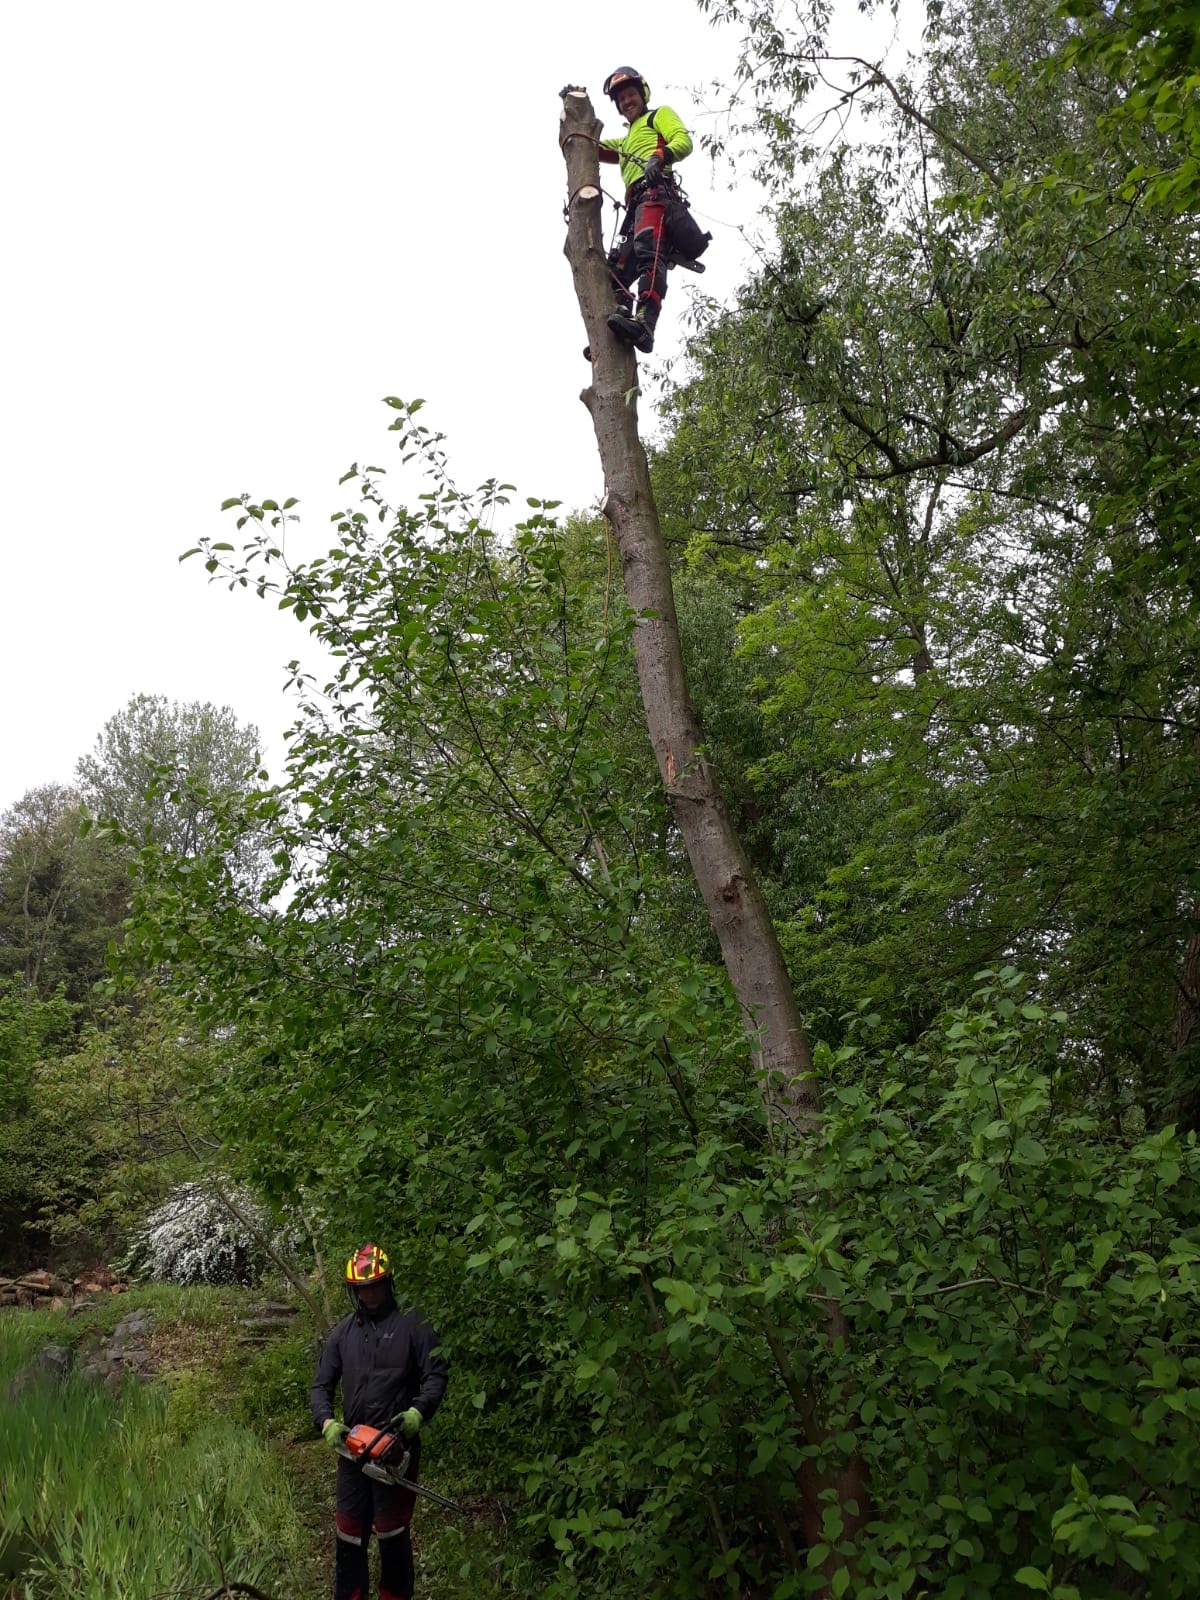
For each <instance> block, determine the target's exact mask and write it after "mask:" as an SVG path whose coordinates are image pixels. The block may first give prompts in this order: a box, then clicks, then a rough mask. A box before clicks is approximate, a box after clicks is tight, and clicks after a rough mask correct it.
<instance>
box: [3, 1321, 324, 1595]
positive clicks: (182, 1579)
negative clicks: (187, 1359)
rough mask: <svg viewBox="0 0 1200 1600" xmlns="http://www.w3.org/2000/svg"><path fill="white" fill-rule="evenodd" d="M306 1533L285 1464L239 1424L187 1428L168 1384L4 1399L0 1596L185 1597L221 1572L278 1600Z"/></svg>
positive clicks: (212, 1584)
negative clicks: (173, 1420) (176, 1430)
mask: <svg viewBox="0 0 1200 1600" xmlns="http://www.w3.org/2000/svg"><path fill="white" fill-rule="evenodd" d="M7 1331H8V1330H6V1332H7ZM43 1338H44V1334H43ZM22 1342H24V1341H22ZM8 1354H9V1355H10V1356H11V1351H9V1352H8ZM5 1364H6V1365H7V1364H8V1363H7V1362H6V1363H5ZM301 1543H302V1530H301V1528H300V1525H299V1519H298V1516H297V1513H296V1510H295V1507H294V1505H293V1502H292V1498H291V1493H290V1490H289V1488H288V1485H287V1482H286V1480H285V1477H284V1473H283V1468H282V1465H281V1463H280V1462H279V1460H278V1458H277V1457H276V1456H275V1455H274V1454H273V1453H272V1451H271V1449H270V1447H269V1446H268V1445H267V1444H265V1443H264V1442H262V1441H260V1440H259V1439H258V1438H257V1437H256V1435H255V1434H254V1433H253V1432H251V1431H250V1430H249V1429H247V1428H245V1427H242V1426H239V1425H238V1424H237V1423H235V1422H231V1421H228V1420H224V1419H222V1418H219V1417H213V1418H210V1419H209V1420H207V1421H205V1422H204V1423H203V1424H202V1425H201V1426H199V1427H197V1428H194V1429H193V1430H192V1431H190V1432H189V1434H188V1436H187V1437H186V1438H184V1439H180V1438H178V1437H175V1436H173V1435H172V1433H171V1432H170V1431H169V1430H168V1428H167V1400H166V1394H165V1392H164V1391H163V1390H161V1389H159V1388H142V1387H138V1386H130V1387H129V1388H127V1389H126V1390H125V1391H124V1392H123V1393H122V1394H121V1395H120V1396H114V1395H112V1394H110V1393H109V1392H107V1391H105V1390H102V1389H98V1388H97V1387H96V1386H95V1385H92V1384H88V1383H85V1382H82V1381H76V1380H72V1381H71V1382H68V1383H67V1384H65V1385H63V1386H61V1387H58V1388H54V1387H51V1386H49V1385H37V1386H35V1387H33V1388H31V1389H29V1390H27V1391H25V1392H24V1393H23V1394H22V1395H21V1396H20V1397H19V1399H17V1400H16V1401H13V1402H10V1401H2V1402H0V1595H4V1594H5V1593H6V1591H5V1588H4V1584H5V1582H6V1581H7V1582H8V1583H10V1584H13V1583H14V1580H17V1581H18V1582H19V1586H14V1587H12V1588H10V1589H8V1590H7V1593H8V1594H9V1595H12V1596H17V1595H19V1596H21V1597H22V1600H66V1597H67V1596H68V1595H70V1596H72V1597H76V1600H78V1597H82V1600H151V1597H152V1596H162V1595H163V1594H166V1593H169V1594H171V1595H173V1596H177V1597H180V1600H182V1597H184V1596H187V1595H189V1594H195V1595H203V1594H207V1593H211V1591H212V1590H213V1589H214V1588H216V1587H217V1586H218V1584H219V1583H220V1582H221V1581H222V1578H223V1577H227V1578H229V1579H236V1580H240V1581H241V1582H244V1583H252V1584H254V1585H256V1586H257V1587H259V1588H262V1589H265V1590H266V1591H267V1592H268V1593H271V1594H275V1595H278V1596H280V1597H281V1600H282V1597H283V1596H284V1595H285V1594H286V1593H287V1592H288V1591H289V1590H290V1589H291V1588H292V1584H291V1583H290V1582H289V1574H290V1573H292V1572H293V1571H294V1570H295V1568H296V1565H297V1563H298V1561H299V1558H300V1553H301Z"/></svg>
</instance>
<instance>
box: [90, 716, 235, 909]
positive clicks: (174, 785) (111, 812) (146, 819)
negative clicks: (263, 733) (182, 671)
mask: <svg viewBox="0 0 1200 1600" xmlns="http://www.w3.org/2000/svg"><path fill="white" fill-rule="evenodd" d="M258 766H259V736H258V730H257V728H253V727H242V726H241V725H240V724H239V723H238V720H237V718H236V716H235V715H234V713H233V712H232V711H231V710H230V708H229V707H228V706H221V707H217V706H213V705H209V704H207V703H204V704H202V703H200V702H199V701H195V702H191V703H189V704H186V705H180V704H178V703H172V702H169V701H168V700H167V699H166V698H165V697H164V696H162V695H147V694H138V695H134V696H133V698H132V699H131V700H130V701H129V704H128V705H127V706H126V707H125V708H124V710H123V711H119V712H118V713H117V715H116V716H114V717H111V718H110V719H109V720H108V722H106V723H105V725H104V729H103V731H102V732H101V734H100V736H99V738H98V739H97V740H96V746H95V749H94V751H93V752H92V754H91V755H87V756H83V757H81V759H80V761H79V762H78V765H77V768H76V770H77V773H78V776H79V782H80V787H81V790H82V793H83V795H84V798H85V799H86V801H87V803H88V805H89V806H90V807H91V808H92V810H93V812H94V813H95V814H96V815H98V816H100V817H102V818H104V819H105V820H106V821H107V822H110V823H112V824H114V825H115V826H116V828H117V829H118V830H119V833H120V834H121V835H123V836H124V837H125V838H126V839H127V840H128V841H129V842H130V843H131V845H132V846H133V847H134V848H135V849H137V848H139V847H140V846H141V845H142V844H144V843H147V842H153V843H154V844H155V845H157V846H158V848H160V849H162V850H167V851H171V852H173V853H175V854H177V855H196V854H198V853H199V852H200V851H201V850H202V849H203V848H204V846H205V842H206V840H207V838H208V836H209V835H210V834H211V833H212V832H213V830H214V827H215V824H216V818H217V813H218V811H219V809H220V808H221V806H222V805H223V804H228V803H229V802H230V801H231V800H234V799H235V798H236V796H237V795H239V794H240V793H242V792H243V791H244V790H245V789H246V788H247V787H248V785H249V783H250V781H251V779H252V777H253V775H254V773H255V772H256V771H257V769H258ZM236 848H237V858H238V864H239V870H240V871H241V873H242V874H243V876H244V877H246V878H247V879H248V881H250V882H251V883H253V882H254V881H256V879H257V877H258V876H259V875H260V874H261V871H262V862H261V860H260V859H259V854H258V851H257V848H256V845H255V842H254V841H253V839H251V838H248V837H246V838H242V839H241V840H240V841H239V843H238V845H237V847H236Z"/></svg>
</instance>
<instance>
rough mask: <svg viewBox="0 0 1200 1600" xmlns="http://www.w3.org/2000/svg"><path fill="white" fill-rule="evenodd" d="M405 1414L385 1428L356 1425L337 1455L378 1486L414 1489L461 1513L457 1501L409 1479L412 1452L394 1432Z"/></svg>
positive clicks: (393, 1419)
mask: <svg viewBox="0 0 1200 1600" xmlns="http://www.w3.org/2000/svg"><path fill="white" fill-rule="evenodd" d="M403 1415H404V1413H403V1412H400V1413H399V1415H397V1416H394V1417H393V1418H392V1420H391V1421H390V1422H389V1423H388V1425H387V1427H386V1428H373V1427H372V1426H371V1425H370V1423H369V1422H360V1423H358V1424H356V1426H355V1427H353V1428H351V1429H350V1432H349V1433H348V1434H347V1435H346V1437H345V1438H344V1439H343V1440H342V1442H341V1444H340V1445H338V1447H337V1450H338V1455H340V1456H345V1458H346V1460H347V1461H353V1462H354V1464H355V1466H356V1467H358V1468H359V1469H360V1470H361V1471H362V1472H364V1473H365V1474H366V1476H367V1477H368V1478H375V1479H376V1480H377V1481H378V1482H379V1483H393V1484H396V1485H397V1487H399V1488H401V1489H411V1490H412V1491H413V1493H414V1494H421V1495H424V1496H425V1498H426V1499H427V1500H432V1501H434V1502H435V1504H437V1505H439V1506H445V1507H446V1508H447V1509H448V1510H450V1511H458V1512H462V1511H463V1508H462V1506H460V1505H458V1504H457V1503H456V1502H455V1501H453V1500H447V1499H446V1496H445V1495H442V1494H436V1493H435V1492H434V1490H432V1489H427V1488H426V1487H425V1485H424V1484H423V1483H417V1482H416V1481H415V1480H414V1479H412V1478H410V1477H408V1476H407V1473H408V1467H409V1462H410V1461H411V1459H412V1451H411V1450H410V1449H409V1448H408V1446H407V1445H406V1444H405V1442H404V1439H403V1437H402V1436H401V1435H400V1434H399V1433H398V1432H396V1431H394V1430H395V1429H396V1425H397V1423H398V1422H399V1421H400V1417H402V1416H403ZM464 1515H465V1513H464Z"/></svg>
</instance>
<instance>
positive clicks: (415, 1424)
mask: <svg viewBox="0 0 1200 1600" xmlns="http://www.w3.org/2000/svg"><path fill="white" fill-rule="evenodd" d="M424 1420H425V1419H424V1417H422V1415H421V1413H420V1412H419V1411H418V1410H417V1408H416V1406H409V1408H408V1410H407V1411H406V1412H405V1413H404V1415H403V1416H402V1417H401V1418H400V1432H401V1433H402V1434H403V1435H404V1437H405V1438H406V1439H411V1438H413V1437H414V1436H415V1435H416V1434H417V1433H418V1432H419V1430H420V1427H421V1423H422V1422H423V1421H424Z"/></svg>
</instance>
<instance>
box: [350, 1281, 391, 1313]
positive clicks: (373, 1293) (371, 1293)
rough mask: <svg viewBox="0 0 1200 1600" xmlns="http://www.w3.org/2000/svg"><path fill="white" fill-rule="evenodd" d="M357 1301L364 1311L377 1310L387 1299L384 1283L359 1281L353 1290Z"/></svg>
mask: <svg viewBox="0 0 1200 1600" xmlns="http://www.w3.org/2000/svg"><path fill="white" fill-rule="evenodd" d="M355 1293H356V1294H357V1295H358V1303H359V1305H360V1306H362V1308H363V1310H364V1311H378V1310H379V1308H380V1306H381V1305H382V1304H383V1302H384V1301H385V1300H386V1299H387V1284H386V1283H360V1284H359V1286H358V1288H357V1289H356V1290H355Z"/></svg>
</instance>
